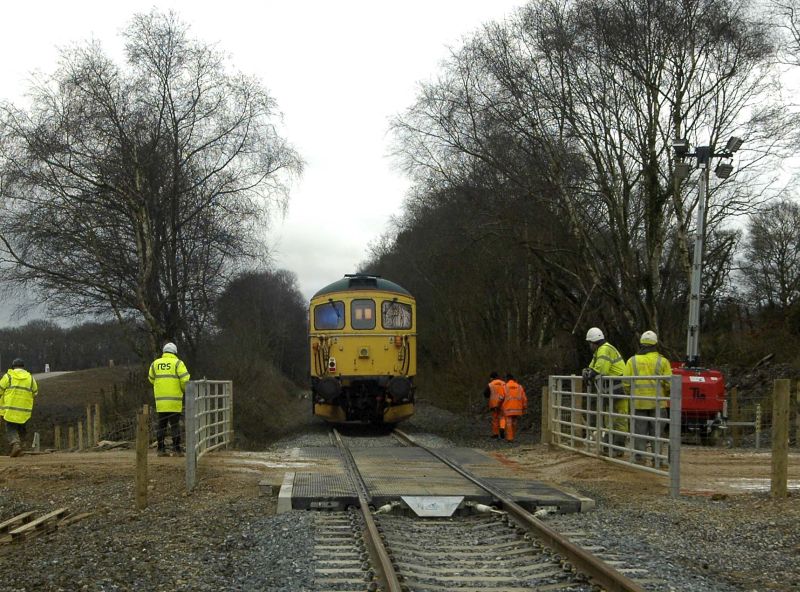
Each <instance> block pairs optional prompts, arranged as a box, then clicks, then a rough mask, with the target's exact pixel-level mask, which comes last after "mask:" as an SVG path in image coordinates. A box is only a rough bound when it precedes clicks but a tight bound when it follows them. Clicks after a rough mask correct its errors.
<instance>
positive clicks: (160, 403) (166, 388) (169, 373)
mask: <svg viewBox="0 0 800 592" xmlns="http://www.w3.org/2000/svg"><path fill="white" fill-rule="evenodd" d="M147 378H148V380H150V384H152V385H153V394H154V395H155V398H156V411H157V412H158V413H170V412H178V413H180V412H181V411H183V393H184V391H185V390H186V383H187V382H189V378H190V376H189V371H188V370H187V369H186V364H184V363H183V362H182V361H181V360H179V359H178V356H176V355H175V354H170V353H164V354H162V356H161V357H160V358H158V359H157V360H156V361H154V362H153V363H152V364H150V372H149V373H148V375H147Z"/></svg>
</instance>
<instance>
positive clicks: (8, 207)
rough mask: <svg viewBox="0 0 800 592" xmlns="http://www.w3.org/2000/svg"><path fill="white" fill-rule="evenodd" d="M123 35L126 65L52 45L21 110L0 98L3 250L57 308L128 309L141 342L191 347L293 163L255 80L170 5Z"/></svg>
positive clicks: (122, 314)
mask: <svg viewBox="0 0 800 592" xmlns="http://www.w3.org/2000/svg"><path fill="white" fill-rule="evenodd" d="M124 37H125V40H126V56H127V63H126V64H125V66H118V65H116V64H114V63H113V62H112V61H111V60H110V59H109V58H107V57H106V56H105V54H104V53H103V51H102V49H101V48H100V47H99V46H98V45H97V44H95V43H90V44H88V45H85V46H78V47H74V48H71V49H67V50H64V51H63V52H62V55H61V64H60V67H59V68H58V69H57V71H56V72H55V73H54V74H53V75H52V76H50V77H47V78H43V79H40V80H39V81H38V83H36V84H35V85H34V86H33V87H32V88H31V89H30V93H29V94H30V97H31V103H30V107H28V108H26V109H23V108H18V107H15V106H13V105H11V104H3V105H2V108H1V110H0V117H1V119H0V134H2V135H1V136H0V149H2V154H0V157H1V160H0V179H1V180H2V186H0V190H1V191H2V212H0V241H2V245H3V247H4V248H3V249H2V261H3V262H4V263H6V264H10V265H11V266H12V267H11V270H10V272H9V279H10V280H12V281H15V282H18V283H21V284H23V285H25V286H29V287H30V288H31V289H32V290H34V291H36V292H37V293H38V294H39V295H40V297H41V298H42V299H43V300H47V301H49V302H50V303H51V304H52V305H53V306H55V307H56V310H58V311H60V312H62V313H64V314H76V313H80V314H87V313H89V314H93V313H99V314H109V313H111V314H113V315H114V316H116V318H117V319H118V320H120V321H121V322H126V321H131V320H133V321H135V322H137V323H138V324H140V326H144V327H145V329H146V332H147V334H148V335H149V340H148V341H149V349H150V350H151V353H152V352H153V351H157V350H158V348H159V345H160V343H161V342H162V340H164V339H178V340H181V341H182V342H183V343H185V344H187V345H188V346H189V349H190V350H193V349H194V348H195V347H196V345H197V343H196V342H197V339H198V337H199V336H200V335H201V333H202V331H203V328H204V327H205V326H206V324H207V323H208V321H209V314H210V312H211V303H212V302H213V299H214V296H215V295H216V294H218V293H219V292H220V290H221V288H222V286H224V284H225V281H226V279H227V277H228V276H229V275H230V274H231V272H232V271H235V269H236V261H237V260H238V259H240V258H241V257H243V256H248V255H255V254H258V253H259V250H260V248H261V243H260V240H259V237H260V236H261V235H262V234H263V224H264V223H265V222H266V220H267V218H268V214H269V212H270V211H271V210H272V209H273V208H272V206H276V205H277V206H281V205H283V203H284V200H285V199H286V183H287V181H288V180H289V179H290V177H291V175H293V174H296V173H299V172H300V170H301V168H302V163H301V161H300V159H299V157H298V155H297V154H296V153H295V151H294V150H293V149H292V148H291V147H290V146H289V145H288V144H287V142H286V141H285V140H284V139H283V138H282V137H281V136H280V135H279V133H278V131H277V130H276V123H277V113H276V105H275V101H274V100H273V99H272V98H271V97H270V96H269V94H268V93H267V91H266V90H265V89H264V88H263V87H262V85H261V84H260V82H259V81H257V80H255V79H254V78H252V77H248V76H245V75H242V74H240V73H236V72H233V73H231V72H230V71H229V66H228V65H227V63H226V59H225V58H224V56H223V55H222V54H221V53H220V52H219V51H218V50H216V49H215V48H214V47H213V46H211V45H208V44H205V43H202V42H200V41H197V40H195V39H193V38H192V37H190V35H189V31H188V27H187V26H186V25H185V24H183V23H182V22H181V21H180V20H179V19H178V18H177V17H176V16H175V15H174V14H172V13H170V14H162V13H159V12H157V11H155V10H154V11H153V12H151V13H149V14H139V15H136V16H135V17H134V18H133V20H132V22H131V23H130V25H129V27H128V28H127V30H126V31H125V33H124Z"/></svg>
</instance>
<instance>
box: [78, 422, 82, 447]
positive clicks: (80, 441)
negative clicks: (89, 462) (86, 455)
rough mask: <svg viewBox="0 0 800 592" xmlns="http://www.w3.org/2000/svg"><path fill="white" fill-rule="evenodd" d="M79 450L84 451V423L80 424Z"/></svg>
mask: <svg viewBox="0 0 800 592" xmlns="http://www.w3.org/2000/svg"><path fill="white" fill-rule="evenodd" d="M78 450H83V421H79V422H78Z"/></svg>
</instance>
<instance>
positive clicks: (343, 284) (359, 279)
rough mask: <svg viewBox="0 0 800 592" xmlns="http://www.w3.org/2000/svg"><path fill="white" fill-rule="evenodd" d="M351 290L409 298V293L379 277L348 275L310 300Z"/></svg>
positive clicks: (359, 274)
mask: <svg viewBox="0 0 800 592" xmlns="http://www.w3.org/2000/svg"><path fill="white" fill-rule="evenodd" d="M351 290H371V291H375V290H378V291H382V292H397V293H398V294H403V295H405V296H411V293H410V292H409V291H408V290H406V289H405V288H403V287H402V286H399V285H397V284H395V283H394V282H390V281H389V280H385V279H383V278H382V277H381V276H379V275H366V274H361V273H348V274H346V275H345V276H344V277H343V278H342V279H340V280H338V281H336V282H333V283H332V284H329V285H327V286H325V287H324V288H322V289H321V290H318V291H317V293H316V294H314V295H313V296H312V298H316V297H317V296H322V295H323V294H330V293H333V292H348V291H351Z"/></svg>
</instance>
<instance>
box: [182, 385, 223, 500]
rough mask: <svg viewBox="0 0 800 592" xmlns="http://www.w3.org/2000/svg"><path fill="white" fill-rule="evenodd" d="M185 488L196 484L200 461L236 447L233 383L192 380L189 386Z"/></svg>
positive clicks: (191, 487)
mask: <svg viewBox="0 0 800 592" xmlns="http://www.w3.org/2000/svg"><path fill="white" fill-rule="evenodd" d="M185 413H186V415H185V422H186V487H187V489H193V488H194V486H195V485H196V484H197V462H198V461H199V460H200V458H201V457H202V456H203V455H204V454H206V453H207V452H211V451H213V450H217V449H218V448H222V447H227V446H231V445H232V444H233V383H232V382H231V381H230V380H191V381H189V383H188V384H187V385H186V410H185Z"/></svg>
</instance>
